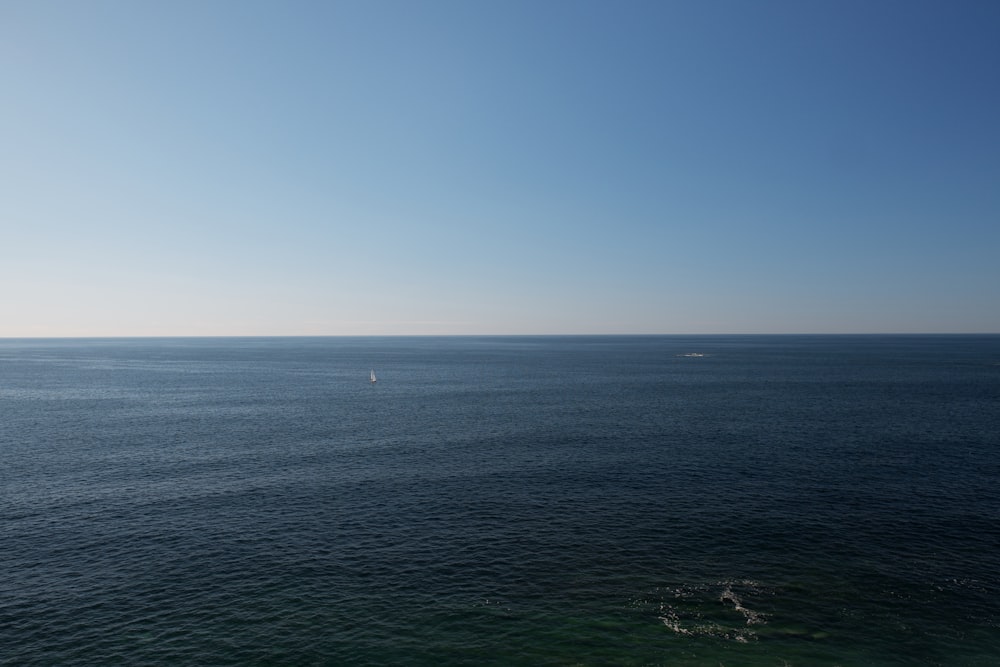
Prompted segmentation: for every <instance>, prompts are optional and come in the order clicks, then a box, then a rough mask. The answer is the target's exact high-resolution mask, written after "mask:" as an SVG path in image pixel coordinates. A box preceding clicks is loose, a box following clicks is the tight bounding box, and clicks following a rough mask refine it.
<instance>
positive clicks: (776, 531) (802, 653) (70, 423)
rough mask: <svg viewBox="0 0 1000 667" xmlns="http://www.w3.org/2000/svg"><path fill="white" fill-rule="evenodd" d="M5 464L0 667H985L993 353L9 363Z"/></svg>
mask: <svg viewBox="0 0 1000 667" xmlns="http://www.w3.org/2000/svg"><path fill="white" fill-rule="evenodd" d="M372 368H374V369H375V371H376V373H377V374H378V377H379V381H378V383H376V384H374V385H372V384H371V383H370V382H369V381H368V374H369V370H370V369H372ZM0 456H2V462H0V526H2V539H0V564H2V574H3V576H2V577H0V664H4V665H7V664H9V665H39V666H40V665H139V664H147V665H151V664H179V665H183V664H189V665H341V664H359V665H360V664H396V665H437V664H456V665H491V664H492V665H508V664H524V665H577V664H582V665H612V664H613V665H619V664H621V665H657V664H659V665H713V666H714V665H718V664H720V663H721V664H725V665H775V666H778V665H820V664H823V665H836V664H839V665H914V664H928V665H934V664H938V665H984V666H985V665H991V666H992V665H996V664H1000V597H998V595H1000V337H996V336H979V337H976V336H965V337H962V336H933V337H921V336H905V337H892V336H872V337H847V336H841V337H819V336H814V337H795V336H781V337H768V336H759V337H754V336H746V337H727V336H706V337H594V338H590V337H569V338H563V337H546V338H371V339H363V338H353V339H352V338H346V339H345V338H315V339H308V338H299V339H295V338H288V339H164V340H154V339H141V340H138V339H137V340H2V341H0Z"/></svg>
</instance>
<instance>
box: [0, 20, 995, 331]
mask: <svg viewBox="0 0 1000 667" xmlns="http://www.w3.org/2000/svg"><path fill="white" fill-rule="evenodd" d="M998 34H1000V3H996V2H992V1H989V2H974V1H971V0H970V1H967V2H943V1H942V2H917V1H912V0H906V1H899V2H895V1H888V0H865V1H863V2H852V1H846V0H837V1H836V2H834V1H829V2H820V1H816V2H800V1H788V2H769V1H764V0H761V1H760V2H744V1H736V0H731V1H710V0H709V1H702V0H698V1H697V2H696V1H693V0H692V1H690V2H670V1H666V0H664V1H658V2H576V1H574V2H569V1H562V2H560V1H554V0H553V1H547V2H546V1H542V2H540V1H537V0H536V1H532V2H515V1H512V0H503V1H483V2H468V1H462V2H444V1H434V2H402V1H399V2H384V1H372V2H360V1H359V2H236V1H233V2H222V1H220V2H207V3H206V2H193V1H190V2H188V1H175V0H172V1H170V2H131V1H124V0H123V1H120V2H102V1H98V0H89V1H86V2H70V1H65V2H49V1H45V0H31V1H20V0H7V1H6V2H4V3H3V4H0V81H2V83H3V104H2V105H0V232H2V243H0V336H136V335H316V334H508V333H510V334H516V333H525V334H529V333H530V334H536V333H542V334H545V333H758V332H759V333H770V332H806V333H811V332H830V333H839V332H861V333H867V332H1000V85H998V83H997V82H998V78H997V72H998V71H1000V39H997V35H998Z"/></svg>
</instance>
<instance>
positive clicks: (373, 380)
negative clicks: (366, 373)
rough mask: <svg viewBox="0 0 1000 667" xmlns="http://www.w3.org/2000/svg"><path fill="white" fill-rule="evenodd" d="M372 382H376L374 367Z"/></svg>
mask: <svg viewBox="0 0 1000 667" xmlns="http://www.w3.org/2000/svg"><path fill="white" fill-rule="evenodd" d="M372 384H375V369H374V368H373V369H372Z"/></svg>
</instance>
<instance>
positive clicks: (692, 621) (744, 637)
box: [636, 579, 773, 643]
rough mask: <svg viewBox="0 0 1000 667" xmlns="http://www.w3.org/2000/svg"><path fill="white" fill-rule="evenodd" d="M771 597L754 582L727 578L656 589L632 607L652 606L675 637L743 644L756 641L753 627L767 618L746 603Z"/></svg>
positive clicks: (768, 591)
mask: <svg viewBox="0 0 1000 667" xmlns="http://www.w3.org/2000/svg"><path fill="white" fill-rule="evenodd" d="M772 594H773V591H771V590H769V589H767V588H765V587H764V586H762V585H761V584H759V583H758V582H755V581H749V580H745V579H744V580H733V579H727V580H723V581H717V582H713V583H709V584H684V585H680V586H675V587H668V588H660V589H657V590H656V591H653V592H652V594H651V595H650V596H648V598H647V599H645V600H637V601H636V604H637V605H638V606H651V607H653V608H654V610H655V613H656V617H657V618H658V619H659V621H660V622H661V623H663V625H664V626H665V627H667V628H668V629H670V630H671V631H672V632H674V633H676V634H678V635H682V636H685V637H713V638H716V639H725V640H728V641H734V642H739V643H746V642H750V641H755V640H756V639H757V633H756V632H755V631H754V629H753V628H754V626H759V625H766V624H767V615H766V614H764V613H763V612H761V611H758V610H755V609H753V608H752V604H753V603H752V602H748V600H751V601H752V600H753V599H754V598H758V597H761V596H767V595H772ZM748 604H749V605H751V606H748Z"/></svg>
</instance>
